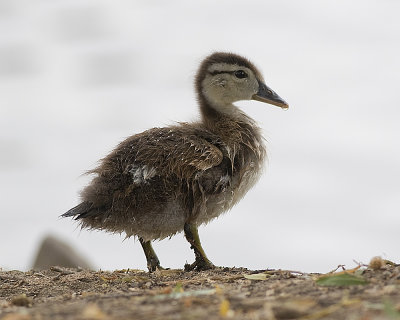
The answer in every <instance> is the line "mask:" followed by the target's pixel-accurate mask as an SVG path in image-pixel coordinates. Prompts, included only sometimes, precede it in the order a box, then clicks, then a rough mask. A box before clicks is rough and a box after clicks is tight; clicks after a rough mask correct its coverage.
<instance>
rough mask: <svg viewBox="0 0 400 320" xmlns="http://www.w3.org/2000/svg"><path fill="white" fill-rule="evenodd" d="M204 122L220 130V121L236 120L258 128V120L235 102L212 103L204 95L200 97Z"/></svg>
mask: <svg viewBox="0 0 400 320" xmlns="http://www.w3.org/2000/svg"><path fill="white" fill-rule="evenodd" d="M199 103H200V113H201V117H202V120H203V124H204V125H205V126H206V127H207V128H208V129H211V131H219V130H218V129H219V123H221V122H235V123H238V124H243V125H245V126H250V127H254V128H257V129H258V126H257V124H256V122H255V121H254V120H253V119H252V118H250V117H249V116H248V115H247V114H246V113H244V112H243V111H242V110H240V109H239V108H238V107H236V106H235V105H233V104H212V103H210V102H208V101H207V99H206V98H205V97H203V96H200V97H199Z"/></svg>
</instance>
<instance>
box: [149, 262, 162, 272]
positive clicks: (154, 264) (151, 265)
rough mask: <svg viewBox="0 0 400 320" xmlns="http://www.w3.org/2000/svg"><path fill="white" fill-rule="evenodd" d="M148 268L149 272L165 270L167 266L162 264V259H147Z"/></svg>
mask: <svg viewBox="0 0 400 320" xmlns="http://www.w3.org/2000/svg"><path fill="white" fill-rule="evenodd" d="M147 269H149V272H155V271H157V270H165V268H163V267H161V266H160V261H158V259H157V260H152V259H151V260H150V261H149V260H147Z"/></svg>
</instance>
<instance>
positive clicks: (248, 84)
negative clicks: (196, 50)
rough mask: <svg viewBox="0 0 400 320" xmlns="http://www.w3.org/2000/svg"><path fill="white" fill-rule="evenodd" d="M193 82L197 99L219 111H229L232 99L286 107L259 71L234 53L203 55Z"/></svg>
mask: <svg viewBox="0 0 400 320" xmlns="http://www.w3.org/2000/svg"><path fill="white" fill-rule="evenodd" d="M195 85H196V91H197V94H198V98H199V101H200V103H201V104H202V105H204V104H206V105H208V106H210V107H212V108H214V109H216V110H217V111H221V112H230V110H231V109H232V103H233V102H235V101H239V100H252V99H253V100H258V101H261V102H265V103H269V104H273V105H276V106H279V107H281V108H284V109H286V108H288V107H289V105H288V104H287V103H286V102H285V101H284V100H283V99H282V98H281V97H279V96H278V95H277V94H276V93H275V92H274V91H273V90H272V89H270V88H269V87H267V86H266V85H265V83H264V79H263V77H262V75H261V73H260V72H259V71H258V69H257V68H256V67H255V66H254V65H253V64H252V63H251V62H250V61H249V60H247V59H246V58H244V57H241V56H239V55H236V54H233V53H225V52H215V53H213V54H211V55H210V56H208V57H207V58H206V59H204V61H203V62H202V63H201V65H200V68H199V71H198V72H197V75H196V81H195Z"/></svg>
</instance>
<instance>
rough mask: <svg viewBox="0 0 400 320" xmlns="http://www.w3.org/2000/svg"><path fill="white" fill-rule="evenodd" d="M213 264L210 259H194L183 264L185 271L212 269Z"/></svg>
mask: <svg viewBox="0 0 400 320" xmlns="http://www.w3.org/2000/svg"><path fill="white" fill-rule="evenodd" d="M214 268H215V266H214V265H213V264H212V262H211V261H210V260H208V259H207V260H203V259H201V260H196V261H195V262H193V263H192V264H189V263H186V264H185V271H204V270H209V269H214Z"/></svg>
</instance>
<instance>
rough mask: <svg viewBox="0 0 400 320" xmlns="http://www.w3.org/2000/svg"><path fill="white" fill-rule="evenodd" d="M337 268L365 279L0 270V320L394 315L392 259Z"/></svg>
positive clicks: (398, 275) (399, 269) (398, 296)
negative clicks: (341, 281) (327, 282)
mask: <svg viewBox="0 0 400 320" xmlns="http://www.w3.org/2000/svg"><path fill="white" fill-rule="evenodd" d="M339 271H340V270H339ZM345 273H346V276H347V275H350V276H354V277H357V279H362V281H363V282H366V284H364V285H360V284H357V285H342V286H337V285H334V286H323V285H321V284H320V283H319V280H318V279H320V278H321V275H319V274H308V273H301V272H294V271H285V270H256V271H251V270H247V269H245V268H217V269H214V270H208V271H202V272H195V271H192V272H185V271H183V270H162V271H158V270H157V271H156V272H154V273H147V272H144V271H141V270H117V271H114V272H109V271H89V270H82V269H66V268H59V267H52V268H50V269H49V270H44V271H28V272H21V271H0V319H4V320H34V319H35V320H36V319H37V320H39V319H40V320H43V319H53V320H56V319H67V320H68V319H85V320H96V319H112V320H114V319H209V320H212V319H271V320H273V319H276V320H277V319H362V320H368V319H400V265H396V264H393V263H378V264H377V265H370V267H361V268H355V269H353V270H348V271H345ZM337 274H339V275H340V274H341V273H336V274H335V275H337ZM342 274H343V271H342ZM249 278H254V280H253V279H249ZM255 279H260V280H255Z"/></svg>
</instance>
